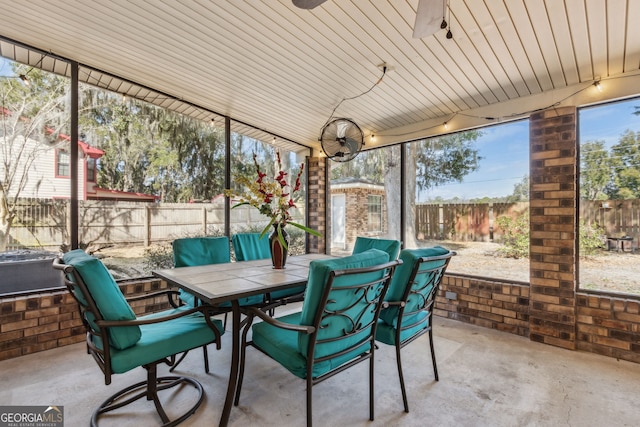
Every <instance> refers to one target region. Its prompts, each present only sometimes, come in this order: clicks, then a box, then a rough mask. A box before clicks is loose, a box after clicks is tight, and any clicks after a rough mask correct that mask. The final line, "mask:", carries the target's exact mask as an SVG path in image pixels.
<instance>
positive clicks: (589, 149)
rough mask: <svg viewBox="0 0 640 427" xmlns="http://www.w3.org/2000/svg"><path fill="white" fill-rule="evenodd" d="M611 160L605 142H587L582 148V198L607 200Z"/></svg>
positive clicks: (610, 177)
mask: <svg viewBox="0 0 640 427" xmlns="http://www.w3.org/2000/svg"><path fill="white" fill-rule="evenodd" d="M611 179H612V176H611V158H610V157H609V152H608V151H607V150H606V149H605V146H604V141H587V142H585V143H583V144H582V145H581V146H580V197H581V198H582V199H584V200H605V199H606V198H607V194H606V192H605V191H606V188H607V185H608V184H609V183H610V182H611Z"/></svg>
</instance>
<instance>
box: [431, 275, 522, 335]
mask: <svg viewBox="0 0 640 427" xmlns="http://www.w3.org/2000/svg"><path fill="white" fill-rule="evenodd" d="M447 295H448V296H450V297H452V298H447ZM433 313H434V314H436V315H438V316H442V317H447V318H449V319H454V320H460V321H462V322H465V323H471V324H474V325H478V326H483V327H485V328H490V329H497V330H500V331H504V332H509V333H512V334H516V335H520V336H523V337H528V336H529V286H528V284H514V283H508V282H505V281H500V280H492V279H484V278H479V277H467V276H457V275H452V274H446V275H445V277H444V279H443V281H442V284H441V286H440V291H439V292H438V295H437V296H436V305H435V309H434V311H433Z"/></svg>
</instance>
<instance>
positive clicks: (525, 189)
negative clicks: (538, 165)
mask: <svg viewBox="0 0 640 427" xmlns="http://www.w3.org/2000/svg"><path fill="white" fill-rule="evenodd" d="M506 201H507V202H509V203H514V202H526V201H529V175H525V176H523V177H522V181H520V182H518V183H517V184H514V185H513V193H512V194H511V195H510V196H508V197H507V200H506Z"/></svg>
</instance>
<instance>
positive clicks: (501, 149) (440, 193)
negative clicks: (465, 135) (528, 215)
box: [419, 120, 529, 201]
mask: <svg viewBox="0 0 640 427" xmlns="http://www.w3.org/2000/svg"><path fill="white" fill-rule="evenodd" d="M481 131H482V136H481V137H480V138H478V140H477V141H476V143H475V148H476V149H477V150H478V155H479V156H480V157H482V159H481V160H480V167H479V168H478V170H477V171H475V172H473V173H471V174H469V175H467V176H466V177H465V179H464V181H463V182H462V183H458V182H453V183H449V184H444V185H441V186H439V187H436V188H432V189H430V190H428V191H425V192H423V193H422V194H420V195H419V201H426V200H429V199H434V198H436V197H442V198H443V199H452V198H454V197H458V198H459V199H461V200H468V199H474V198H481V197H485V196H486V197H500V196H506V195H509V194H511V193H513V186H514V185H515V184H517V183H519V182H520V181H522V179H523V177H524V176H526V175H528V174H529V121H528V120H519V121H517V122H511V123H504V124H498V125H495V126H490V127H486V128H483V129H481Z"/></svg>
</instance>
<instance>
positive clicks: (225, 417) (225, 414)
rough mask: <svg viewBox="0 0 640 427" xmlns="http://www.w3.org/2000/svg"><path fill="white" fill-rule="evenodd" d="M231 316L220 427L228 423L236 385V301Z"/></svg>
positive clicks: (238, 306)
mask: <svg viewBox="0 0 640 427" xmlns="http://www.w3.org/2000/svg"><path fill="white" fill-rule="evenodd" d="M231 316H232V318H233V321H232V323H233V325H232V331H231V334H232V336H233V340H232V345H231V368H230V369H229V384H228V385H227V397H225V400H224V408H223V409H222V416H221V417H220V427H225V426H226V425H227V424H228V423H229V415H230V413H231V408H232V407H233V398H234V396H235V394H236V387H237V385H238V363H239V357H240V305H239V304H238V300H233V301H231Z"/></svg>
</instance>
